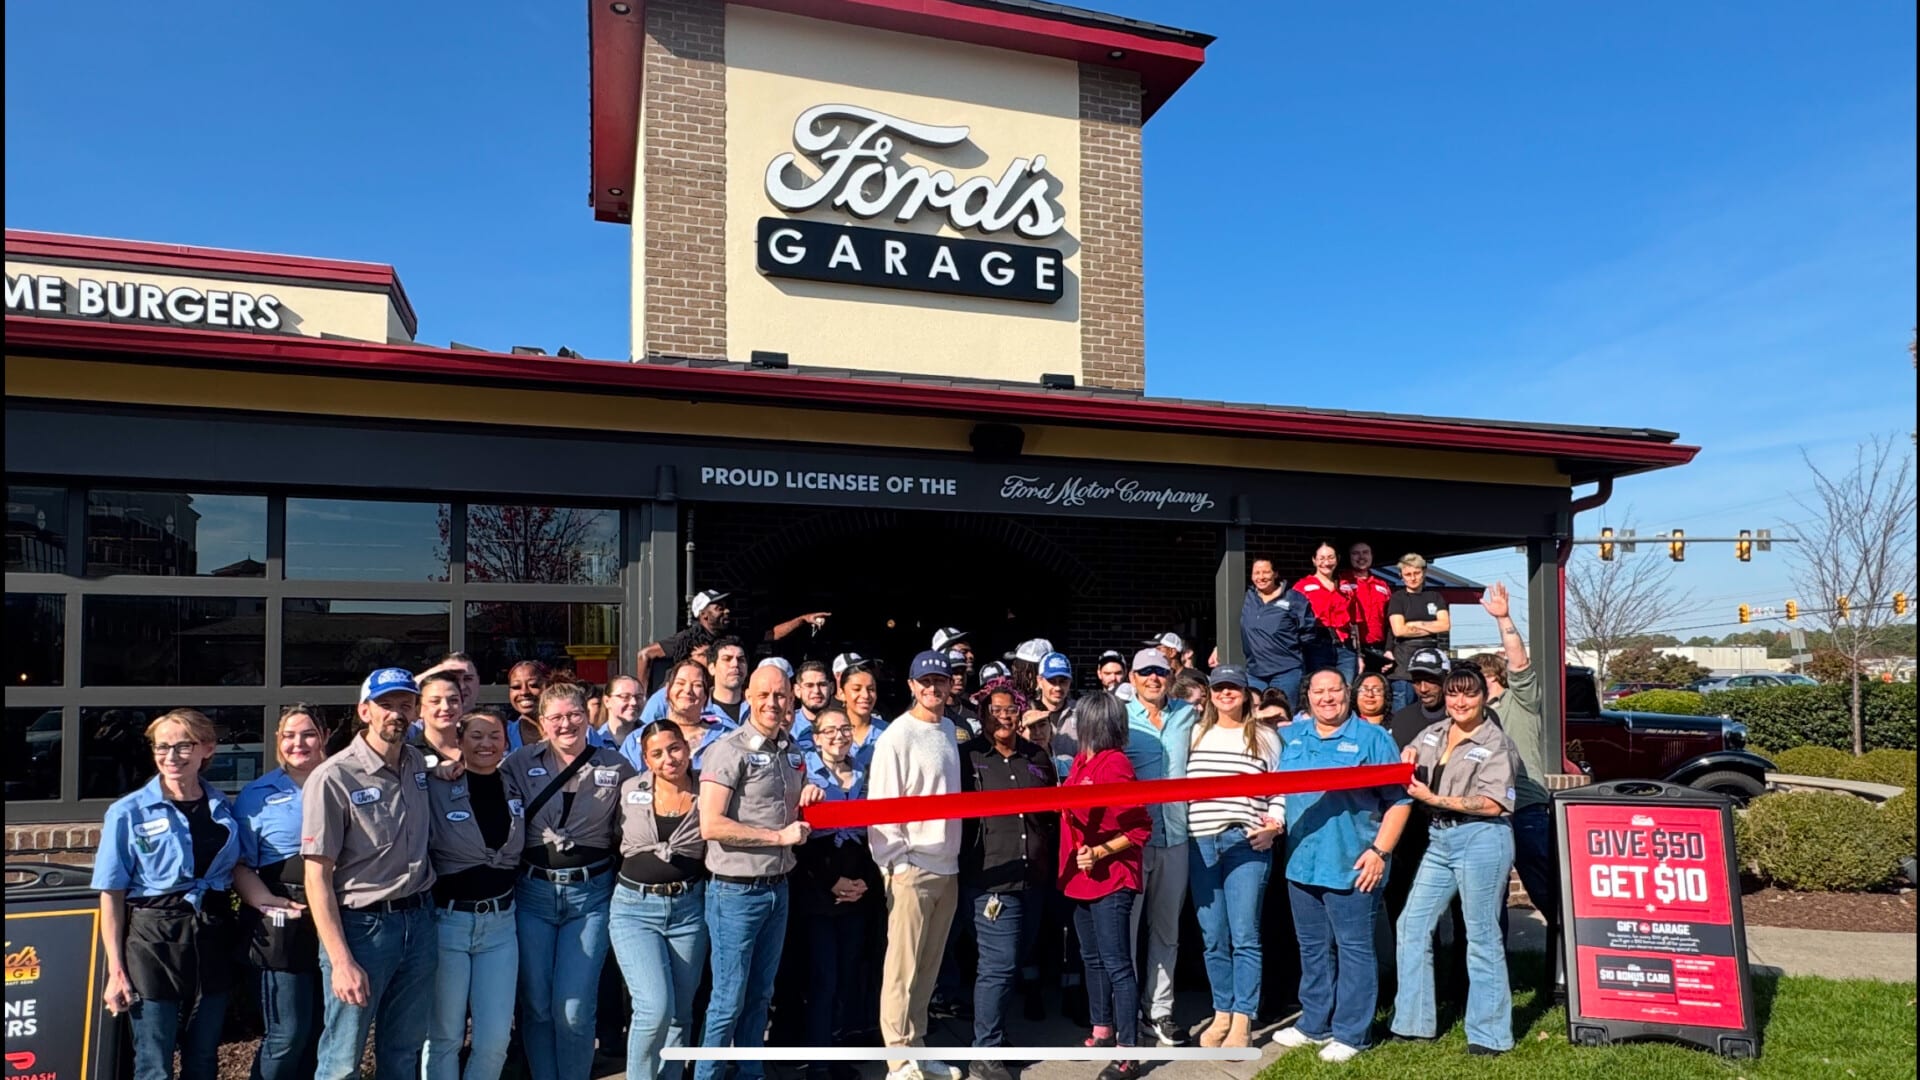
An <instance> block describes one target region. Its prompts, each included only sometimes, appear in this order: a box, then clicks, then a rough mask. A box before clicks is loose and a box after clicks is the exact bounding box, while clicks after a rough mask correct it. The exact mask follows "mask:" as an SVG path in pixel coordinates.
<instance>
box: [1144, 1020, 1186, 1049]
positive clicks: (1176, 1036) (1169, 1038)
mask: <svg viewBox="0 0 1920 1080" xmlns="http://www.w3.org/2000/svg"><path fill="white" fill-rule="evenodd" d="M1147 1030H1149V1031H1151V1032H1153V1037H1154V1039H1155V1041H1157V1042H1159V1044H1160V1045H1161V1046H1184V1045H1186V1041H1187V1029H1186V1028H1183V1027H1181V1026H1180V1025H1179V1024H1176V1023H1174V1022H1173V1017H1171V1016H1162V1017H1160V1018H1159V1019H1158V1020H1151V1021H1148V1023H1147Z"/></svg>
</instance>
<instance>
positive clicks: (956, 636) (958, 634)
mask: <svg viewBox="0 0 1920 1080" xmlns="http://www.w3.org/2000/svg"><path fill="white" fill-rule="evenodd" d="M966 636H967V632H966V631H965V630H959V629H955V628H954V627H951V626H943V627H941V628H940V629H938V630H935V631H934V632H933V648H934V651H935V652H946V651H947V648H948V647H949V646H951V645H952V644H953V643H954V642H956V641H964V640H966Z"/></svg>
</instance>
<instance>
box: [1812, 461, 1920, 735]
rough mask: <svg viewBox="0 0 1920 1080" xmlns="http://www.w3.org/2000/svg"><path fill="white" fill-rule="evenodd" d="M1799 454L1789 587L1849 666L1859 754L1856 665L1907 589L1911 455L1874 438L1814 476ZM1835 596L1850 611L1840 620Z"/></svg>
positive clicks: (1909, 576)
mask: <svg viewBox="0 0 1920 1080" xmlns="http://www.w3.org/2000/svg"><path fill="white" fill-rule="evenodd" d="M1801 457H1802V458H1804V459H1805V460H1806V462H1807V469H1808V471H1810V472H1812V473H1813V493H1812V494H1811V495H1810V496H1807V497H1797V498H1796V499H1795V500H1794V501H1795V502H1798V503H1799V504H1800V509H1801V511H1802V514H1803V517H1802V521H1801V524H1800V543H1799V544H1798V545H1795V546H1794V548H1793V550H1792V552H1791V554H1790V555H1789V558H1790V559H1791V560H1792V563H1793V581H1794V587H1795V588H1796V589H1798V590H1799V592H1800V595H1801V597H1803V598H1804V602H1805V603H1806V604H1807V605H1808V606H1807V608H1806V611H1807V613H1808V614H1809V615H1810V616H1813V617H1815V618H1816V619H1818V620H1820V621H1821V622H1823V623H1824V624H1825V625H1826V627H1827V628H1828V630H1829V631H1830V632H1831V634H1832V636H1833V647H1834V650H1835V651H1836V652H1838V653H1840V655H1842V656H1844V657H1846V658H1847V661H1848V666H1849V667H1850V668H1851V669H1852V672H1853V676H1852V695H1851V710H1852V715H1853V752H1854V753H1856V754H1859V753H1864V752H1865V750H1866V732H1865V729H1864V727H1863V724H1862V718H1861V710H1860V664H1861V661H1863V660H1865V659H1867V655H1868V653H1869V652H1870V651H1871V650H1872V649H1873V647H1874V644H1875V643H1876V641H1877V640H1878V638H1879V635H1880V631H1881V630H1883V629H1885V628H1886V627H1887V625H1888V624H1890V623H1892V622H1893V621H1894V614H1893V594H1894V593H1896V592H1906V593H1911V592H1912V591H1913V586H1914V532H1915V526H1914V475H1913V451H1912V449H1911V448H1910V447H1902V446H1900V444H1899V439H1898V437H1897V436H1896V437H1881V436H1878V435H1875V436H1873V437H1871V438H1869V439H1867V440H1866V441H1865V442H1862V443H1861V444H1860V445H1859V446H1857V447H1855V449H1854V458H1853V467H1852V469H1851V470H1849V471H1848V472H1846V473H1844V474H1829V473H1826V472H1823V471H1821V469H1820V467H1819V466H1817V465H1815V464H1814V463H1813V459H1812V458H1810V457H1807V455H1806V453H1805V452H1804V451H1803V452H1802V453H1801ZM1841 597H1846V598H1847V602H1848V603H1847V606H1848V608H1849V611H1848V613H1847V615H1846V616H1845V617H1844V618H1843V617H1842V616H1841V614H1840V612H1839V607H1840V598H1841Z"/></svg>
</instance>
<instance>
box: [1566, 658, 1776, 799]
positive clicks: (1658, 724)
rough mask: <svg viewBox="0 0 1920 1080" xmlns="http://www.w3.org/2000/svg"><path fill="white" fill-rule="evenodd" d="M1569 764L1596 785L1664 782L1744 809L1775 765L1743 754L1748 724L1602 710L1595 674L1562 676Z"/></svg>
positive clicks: (1575, 671) (1581, 671) (1570, 671)
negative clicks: (1722, 798) (1712, 794)
mask: <svg viewBox="0 0 1920 1080" xmlns="http://www.w3.org/2000/svg"><path fill="white" fill-rule="evenodd" d="M1566 748H1567V749H1566V753H1567V760H1568V761H1571V762H1573V763H1574V764H1575V765H1576V766H1578V767H1579V768H1580V770H1581V771H1582V772H1584V773H1586V774H1587V775H1588V776H1590V777H1592V778H1593V780H1594V782H1595V783H1603V782H1606V781H1611V780H1664V781H1666V782H1667V783H1670V784H1685V785H1687V786H1688V787H1696V788H1701V789H1703V790H1706V791H1717V792H1720V793H1722V794H1725V795H1730V796H1732V797H1733V799H1734V800H1735V801H1736V802H1739V803H1745V802H1746V801H1747V800H1748V799H1751V798H1753V797H1755V796H1757V795H1760V794H1763V793H1765V791H1766V790H1767V773H1768V772H1769V771H1771V770H1772V769H1773V762H1771V761H1768V760H1767V759H1766V758H1763V757H1761V756H1760V755H1759V754H1756V753H1754V752H1753V751H1751V750H1748V749H1747V728H1746V725H1745V724H1741V723H1738V722H1737V721H1734V720H1731V719H1728V718H1727V717H1724V716H1675V715H1671V714H1668V713H1642V712H1616V711H1614V710H1611V709H1602V708H1601V707H1600V695H1599V693H1598V692H1597V689H1596V687H1595V685H1594V679H1593V671H1592V669H1590V668H1584V667H1568V668H1567V722H1566Z"/></svg>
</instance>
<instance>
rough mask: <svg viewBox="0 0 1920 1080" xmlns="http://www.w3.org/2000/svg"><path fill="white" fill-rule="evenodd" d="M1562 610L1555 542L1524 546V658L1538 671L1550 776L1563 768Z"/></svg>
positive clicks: (1536, 541)
mask: <svg viewBox="0 0 1920 1080" xmlns="http://www.w3.org/2000/svg"><path fill="white" fill-rule="evenodd" d="M1565 604H1566V597H1565V595H1564V589H1563V587H1562V583H1561V567H1560V560H1559V541H1557V540H1554V539H1552V538H1545V539H1534V540H1530V541H1528V542H1527V656H1528V658H1529V659H1530V660H1531V661H1532V662H1533V664H1534V666H1535V667H1538V668H1539V669H1540V717H1541V720H1542V723H1541V725H1540V754H1541V758H1542V759H1543V760H1544V761H1545V762H1546V766H1547V771H1548V772H1549V773H1558V772H1560V771H1562V770H1563V769H1565V768H1566V765H1565V757H1566V754H1565V745H1564V739H1565V721H1566V715H1567V693H1566V683H1565V680H1564V674H1565V671H1566V655H1567V640H1566V612H1565ZM1542 782H1545V781H1544V778H1543V779H1542Z"/></svg>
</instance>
